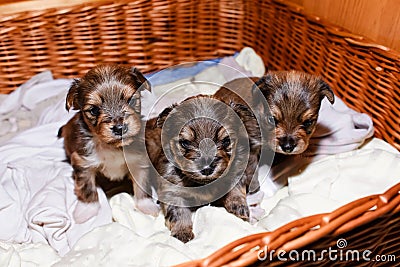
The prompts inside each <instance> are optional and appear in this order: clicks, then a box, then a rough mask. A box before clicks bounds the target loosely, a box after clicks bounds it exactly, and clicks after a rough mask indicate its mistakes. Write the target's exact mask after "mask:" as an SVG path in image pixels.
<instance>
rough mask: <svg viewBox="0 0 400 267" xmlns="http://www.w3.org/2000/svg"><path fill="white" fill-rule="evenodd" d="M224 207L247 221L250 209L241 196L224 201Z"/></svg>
mask: <svg viewBox="0 0 400 267" xmlns="http://www.w3.org/2000/svg"><path fill="white" fill-rule="evenodd" d="M225 209H226V210H227V211H228V212H230V213H232V214H234V215H235V216H236V217H239V218H240V219H242V220H244V221H249V219H250V210H249V207H248V206H247V202H246V200H245V199H243V198H242V197H239V196H237V197H233V198H231V199H230V200H229V201H227V202H226V203H225Z"/></svg>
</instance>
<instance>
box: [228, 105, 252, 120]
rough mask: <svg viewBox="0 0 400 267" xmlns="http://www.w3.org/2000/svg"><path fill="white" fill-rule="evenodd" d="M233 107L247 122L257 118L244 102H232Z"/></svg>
mask: <svg viewBox="0 0 400 267" xmlns="http://www.w3.org/2000/svg"><path fill="white" fill-rule="evenodd" d="M230 106H231V108H232V109H233V110H234V111H235V112H236V114H238V116H239V118H240V119H241V120H242V122H244V123H245V124H246V122H248V121H251V120H255V119H256V118H255V117H254V114H253V112H251V110H250V109H249V107H247V106H246V105H243V104H238V103H233V102H230Z"/></svg>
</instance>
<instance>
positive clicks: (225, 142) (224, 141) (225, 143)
mask: <svg viewBox="0 0 400 267" xmlns="http://www.w3.org/2000/svg"><path fill="white" fill-rule="evenodd" d="M221 143H222V146H223V147H225V148H227V147H229V146H230V144H231V139H230V138H229V136H227V137H225V138H224V139H222V142H221Z"/></svg>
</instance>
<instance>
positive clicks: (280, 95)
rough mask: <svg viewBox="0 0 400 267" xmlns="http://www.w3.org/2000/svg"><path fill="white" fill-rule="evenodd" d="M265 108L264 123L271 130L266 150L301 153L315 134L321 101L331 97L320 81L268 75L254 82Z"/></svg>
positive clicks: (295, 73)
mask: <svg viewBox="0 0 400 267" xmlns="http://www.w3.org/2000/svg"><path fill="white" fill-rule="evenodd" d="M256 84H257V86H258V88H260V90H261V92H262V93H263V95H264V97H265V99H266V100H267V103H268V105H269V110H270V114H268V115H267V116H266V120H267V123H268V124H269V125H270V126H271V127H274V128H275V130H274V132H275V134H274V139H271V140H269V143H268V145H269V147H272V148H274V150H275V151H276V152H277V153H281V154H285V155H294V154H300V153H303V152H304V151H305V150H306V149H307V147H308V144H309V140H310V137H311V136H312V134H313V133H314V131H315V128H316V125H317V119H318V115H319V109H320V107H321V101H322V99H323V98H325V97H326V98H327V99H328V100H329V102H330V103H331V104H333V103H334V101H335V98H334V93H333V91H332V89H331V88H330V87H329V85H328V84H327V83H325V82H324V81H323V80H322V79H321V78H320V77H318V76H315V75H311V74H307V73H304V72H299V71H276V72H269V73H267V75H265V76H264V77H262V78H261V79H260V80H259V81H257V82H256Z"/></svg>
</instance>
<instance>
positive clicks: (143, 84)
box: [131, 67, 151, 92]
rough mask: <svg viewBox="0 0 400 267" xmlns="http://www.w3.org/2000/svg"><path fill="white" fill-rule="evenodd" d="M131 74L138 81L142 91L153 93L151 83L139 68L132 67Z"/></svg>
mask: <svg viewBox="0 0 400 267" xmlns="http://www.w3.org/2000/svg"><path fill="white" fill-rule="evenodd" d="M131 73H132V76H133V78H134V79H135V81H137V83H138V86H139V88H140V90H148V91H149V92H151V84H150V82H149V81H148V80H147V79H146V78H145V77H144V75H143V74H142V73H141V72H140V71H139V69H138V68H136V67H132V69H131Z"/></svg>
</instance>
